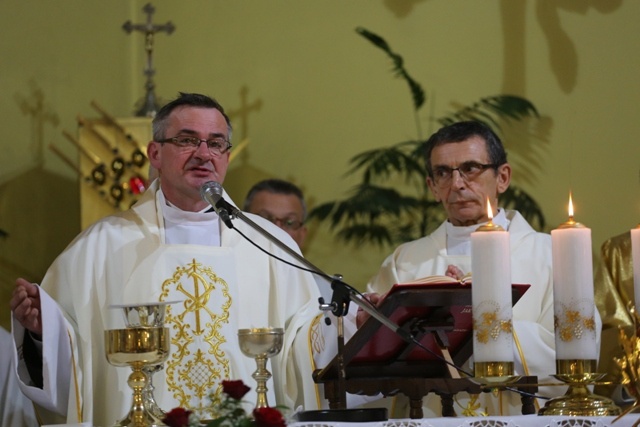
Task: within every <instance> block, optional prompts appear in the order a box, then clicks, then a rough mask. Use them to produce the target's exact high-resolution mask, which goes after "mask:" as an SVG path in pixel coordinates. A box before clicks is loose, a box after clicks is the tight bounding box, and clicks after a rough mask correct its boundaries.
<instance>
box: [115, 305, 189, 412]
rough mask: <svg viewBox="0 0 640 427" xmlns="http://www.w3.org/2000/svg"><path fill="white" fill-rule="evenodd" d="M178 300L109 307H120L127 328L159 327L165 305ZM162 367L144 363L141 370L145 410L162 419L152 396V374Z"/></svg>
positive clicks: (162, 323) (162, 367)
mask: <svg viewBox="0 0 640 427" xmlns="http://www.w3.org/2000/svg"><path fill="white" fill-rule="evenodd" d="M177 302H178V301H159V302H148V303H142V304H114V305H111V308H116V309H121V310H122V314H123V315H124V321H125V323H126V327H127V328H156V327H157V328H159V327H163V326H164V318H165V313H166V307H167V305H169V304H175V303H177ZM162 369H164V364H162V363H160V364H157V365H145V366H144V367H143V371H144V373H145V374H147V382H146V385H145V388H144V389H143V390H142V399H143V401H144V407H145V408H146V411H147V412H149V413H150V414H152V415H153V416H154V417H155V419H157V420H162V419H163V418H164V417H165V415H166V414H165V412H164V411H163V410H162V409H161V408H160V407H159V406H158V404H157V403H156V400H155V398H154V396H153V391H154V388H155V387H154V386H153V375H154V374H155V373H156V372H159V371H161V370H162Z"/></svg>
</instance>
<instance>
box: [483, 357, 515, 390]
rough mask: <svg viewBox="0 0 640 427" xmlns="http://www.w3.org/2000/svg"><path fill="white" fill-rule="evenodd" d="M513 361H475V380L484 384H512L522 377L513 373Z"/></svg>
mask: <svg viewBox="0 0 640 427" xmlns="http://www.w3.org/2000/svg"><path fill="white" fill-rule="evenodd" d="M513 371H514V369H513V362H475V363H474V364H473V372H474V377H473V381H475V382H477V383H478V384H482V385H494V386H498V385H503V384H510V383H512V382H515V381H517V380H519V379H520V378H521V376H520V375H514V374H513Z"/></svg>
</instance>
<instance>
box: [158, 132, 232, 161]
mask: <svg viewBox="0 0 640 427" xmlns="http://www.w3.org/2000/svg"><path fill="white" fill-rule="evenodd" d="M157 142H159V143H160V144H164V143H166V142H168V143H170V144H173V145H175V146H177V147H180V148H186V149H191V150H197V149H198V147H200V144H202V143H203V142H204V143H206V144H207V147H208V148H209V152H210V153H211V154H213V155H215V156H221V155H223V154H224V153H226V152H227V151H229V150H230V149H231V147H232V145H231V143H230V142H229V141H227V140H226V139H224V138H211V139H200V138H196V137H194V136H174V137H173V138H167V139H163V140H161V141H157Z"/></svg>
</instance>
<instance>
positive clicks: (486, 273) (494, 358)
mask: <svg viewBox="0 0 640 427" xmlns="http://www.w3.org/2000/svg"><path fill="white" fill-rule="evenodd" d="M487 211H488V212H489V218H492V215H491V206H490V205H489V202H488V201H487ZM471 272H472V284H471V299H472V310H473V359H474V362H513V332H512V317H513V312H512V299H511V257H510V251H509V233H508V232H506V231H505V230H504V229H503V228H502V227H500V226H496V225H494V224H493V223H492V222H491V220H490V221H489V223H488V224H487V225H484V226H480V227H479V228H478V229H477V230H476V231H475V232H473V233H471Z"/></svg>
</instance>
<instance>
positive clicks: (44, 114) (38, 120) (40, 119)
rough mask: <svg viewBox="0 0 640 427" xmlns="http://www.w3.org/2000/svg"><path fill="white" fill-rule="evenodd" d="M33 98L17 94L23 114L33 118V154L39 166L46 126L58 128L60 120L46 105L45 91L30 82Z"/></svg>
mask: <svg viewBox="0 0 640 427" xmlns="http://www.w3.org/2000/svg"><path fill="white" fill-rule="evenodd" d="M29 85H30V86H31V96H30V97H29V98H25V97H23V96H21V95H19V94H16V96H15V98H16V102H17V103H18V105H19V106H20V110H22V113H23V114H26V115H29V116H31V117H32V122H31V127H32V129H33V136H32V138H33V140H34V143H33V154H34V157H35V160H36V164H37V165H42V164H43V162H44V159H43V152H42V147H43V141H44V137H45V136H44V133H45V132H44V125H45V124H46V123H47V122H49V123H51V124H52V125H53V126H54V127H55V126H58V123H59V122H60V119H59V118H58V115H57V114H56V113H55V112H54V111H51V109H50V108H49V107H48V106H47V105H46V104H45V101H44V91H43V90H42V89H41V88H40V87H38V85H37V84H36V83H35V82H33V81H30V82H29Z"/></svg>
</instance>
